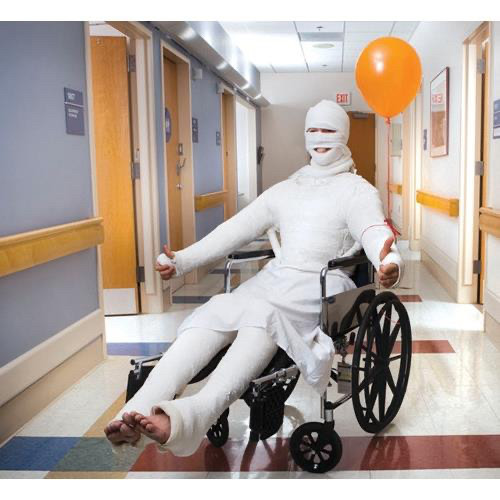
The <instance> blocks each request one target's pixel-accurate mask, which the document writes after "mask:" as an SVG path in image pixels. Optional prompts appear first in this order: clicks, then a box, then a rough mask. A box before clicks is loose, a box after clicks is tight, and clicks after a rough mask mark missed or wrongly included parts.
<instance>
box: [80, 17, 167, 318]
mask: <svg viewBox="0 0 500 500" xmlns="http://www.w3.org/2000/svg"><path fill="white" fill-rule="evenodd" d="M85 34H86V53H87V91H88V95H89V121H90V124H89V136H90V143H91V164H92V176H93V186H94V188H93V190H94V197H95V205H96V206H97V207H98V213H99V215H101V216H103V218H104V226H105V241H104V244H103V245H101V246H100V247H99V248H98V251H97V256H98V273H99V295H100V303H101V307H102V308H103V309H104V313H105V315H108V316H109V315H123V314H138V313H141V312H146V313H151V312H161V310H162V309H161V304H162V297H161V284H160V282H161V279H160V277H159V275H158V273H157V272H156V271H155V261H156V256H157V255H158V249H159V248H160V242H159V222H158V190H157V179H156V161H155V155H156V144H155V133H154V131H155V122H154V102H153V97H154V79H153V57H152V37H151V32H150V30H148V29H147V28H145V27H144V26H142V25H141V24H140V23H136V22H128V21H126V22H121V21H105V22H104V21H102V22H92V23H85Z"/></svg>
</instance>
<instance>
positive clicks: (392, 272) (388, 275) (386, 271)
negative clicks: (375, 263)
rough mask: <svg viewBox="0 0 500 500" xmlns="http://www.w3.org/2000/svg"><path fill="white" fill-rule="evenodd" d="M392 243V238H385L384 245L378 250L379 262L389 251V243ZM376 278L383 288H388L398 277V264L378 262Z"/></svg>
mask: <svg viewBox="0 0 500 500" xmlns="http://www.w3.org/2000/svg"><path fill="white" fill-rule="evenodd" d="M393 243H394V238H392V237H391V238H387V240H385V243H384V246H383V248H382V250H381V251H380V262H382V261H383V260H384V259H385V258H386V257H387V255H388V254H389V253H390V251H391V245H392V244H393ZM377 274H378V279H379V282H380V284H381V285H382V286H383V287H384V288H390V287H391V286H392V285H394V283H396V281H397V280H398V277H399V266H398V265H397V264H393V263H390V264H380V267H379V270H378V273H377Z"/></svg>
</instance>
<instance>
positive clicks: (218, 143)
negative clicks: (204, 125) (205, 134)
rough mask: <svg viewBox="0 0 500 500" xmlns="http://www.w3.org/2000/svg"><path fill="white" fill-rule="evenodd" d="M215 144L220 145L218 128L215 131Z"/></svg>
mask: <svg viewBox="0 0 500 500" xmlns="http://www.w3.org/2000/svg"><path fill="white" fill-rule="evenodd" d="M215 145H216V146H220V132H219V131H218V130H217V131H216V132H215Z"/></svg>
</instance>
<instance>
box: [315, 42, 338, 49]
mask: <svg viewBox="0 0 500 500" xmlns="http://www.w3.org/2000/svg"><path fill="white" fill-rule="evenodd" d="M313 47H314V48H315V49H333V47H335V45H334V44H333V43H314V44H313Z"/></svg>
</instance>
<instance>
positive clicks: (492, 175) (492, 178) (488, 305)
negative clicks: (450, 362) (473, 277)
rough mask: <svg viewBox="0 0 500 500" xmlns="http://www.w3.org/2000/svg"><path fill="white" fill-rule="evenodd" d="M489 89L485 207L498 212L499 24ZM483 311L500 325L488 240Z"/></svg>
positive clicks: (499, 262)
mask: <svg viewBox="0 0 500 500" xmlns="http://www.w3.org/2000/svg"><path fill="white" fill-rule="evenodd" d="M491 38H492V43H491V63H492V65H491V70H492V71H491V73H492V76H493V78H492V81H491V86H490V95H491V101H490V103H489V109H490V130H491V132H490V155H489V158H490V164H489V170H488V174H489V179H488V200H487V206H488V207H491V208H494V209H496V210H500V139H492V137H493V102H494V101H495V100H496V99H500V22H495V23H492V37H491ZM486 259H487V260H486V284H485V291H486V293H485V297H484V304H485V310H486V311H487V312H488V313H489V314H491V315H492V316H493V317H494V318H495V319H496V320H497V321H498V322H500V271H499V269H500V239H499V238H494V237H493V236H488V238H487V250H486Z"/></svg>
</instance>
